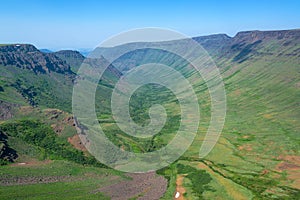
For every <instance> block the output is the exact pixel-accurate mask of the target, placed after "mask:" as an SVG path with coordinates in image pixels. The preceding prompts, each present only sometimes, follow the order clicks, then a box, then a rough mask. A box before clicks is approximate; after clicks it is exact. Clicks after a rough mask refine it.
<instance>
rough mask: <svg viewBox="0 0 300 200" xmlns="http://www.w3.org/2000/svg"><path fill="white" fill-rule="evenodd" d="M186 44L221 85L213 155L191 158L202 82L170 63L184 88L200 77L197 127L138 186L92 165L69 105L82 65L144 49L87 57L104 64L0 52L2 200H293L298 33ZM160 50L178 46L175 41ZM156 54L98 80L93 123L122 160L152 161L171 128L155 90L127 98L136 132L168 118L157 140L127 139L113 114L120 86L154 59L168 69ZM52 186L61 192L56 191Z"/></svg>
mask: <svg viewBox="0 0 300 200" xmlns="http://www.w3.org/2000/svg"><path fill="white" fill-rule="evenodd" d="M193 40H195V41H196V42H198V43H199V44H201V46H202V47H203V48H204V49H205V50H206V51H207V52H208V54H209V55H210V56H211V58H212V59H213V61H214V62H215V63H216V65H217V66H218V68H219V70H220V73H221V75H222V78H223V81H224V84H225V89H226V98H227V116H226V122H225V125H224V128H223V132H222V135H221V137H220V139H219V141H218V143H217V145H216V146H215V148H214V149H213V151H212V152H211V153H210V154H209V155H208V156H207V157H205V158H203V159H199V158H198V150H199V146H201V144H202V141H203V137H204V135H205V132H206V131H207V129H208V124H209V120H210V109H211V108H210V100H209V91H208V89H207V87H206V85H205V83H204V82H203V80H202V79H201V77H200V76H197V75H195V74H194V72H193V73H189V72H192V71H191V69H190V68H189V67H188V66H185V65H181V64H182V63H180V62H179V63H180V65H181V66H177V65H175V64H176V63H175V64H174V65H172V64H171V66H172V67H174V68H176V69H179V71H181V72H184V73H186V74H187V75H186V76H187V79H189V80H190V79H192V78H193V77H197V78H198V79H197V81H196V89H195V91H196V93H197V96H198V98H199V99H200V100H199V105H200V111H201V122H200V127H199V130H198V132H197V136H196V138H195V141H194V142H193V144H192V145H191V147H190V148H189V149H188V150H187V151H186V153H185V154H184V155H183V156H181V157H180V158H179V159H178V160H177V161H176V162H175V163H173V164H171V165H170V166H169V167H166V168H163V169H161V170H158V171H157V172H156V174H145V175H140V176H138V175H132V174H126V173H121V172H117V171H115V170H113V169H110V168H109V167H107V166H104V165H103V164H102V163H99V162H98V161H96V160H95V158H94V157H93V156H92V155H91V154H90V153H89V152H88V151H87V150H86V148H85V147H84V145H83V143H82V141H81V140H80V139H79V137H78V135H77V133H76V128H77V129H78V127H76V123H75V122H74V118H73V116H72V114H71V113H72V109H71V105H72V90H73V85H74V84H76V77H77V71H78V69H79V68H80V66H81V64H82V63H83V62H87V63H89V62H98V63H99V64H101V63H105V62H107V61H106V60H105V59H104V58H105V55H107V54H114V53H115V52H119V51H122V49H131V48H132V47H139V46H145V43H129V44H123V45H120V46H115V47H110V48H100V47H99V48H97V49H95V51H94V53H95V52H96V53H97V55H103V57H100V58H97V59H95V58H93V57H92V55H91V54H90V55H88V56H84V55H82V54H81V53H79V52H78V51H73V50H62V51H58V52H50V51H48V50H38V49H37V48H36V47H34V46H33V45H31V44H2V45H0V74H1V76H0V111H1V112H0V159H1V165H3V166H1V167H0V168H1V170H0V171H1V172H0V174H1V178H0V185H1V187H0V197H1V196H2V197H3V198H4V199H5V198H7V199H14V198H26V197H28V196H26V194H25V193H22V192H21V191H26V192H27V193H28V194H29V193H30V195H32V196H33V197H34V196H35V195H36V198H39V197H42V195H43V193H42V191H48V189H46V188H47V187H50V188H53V189H54V193H53V195H54V196H51V194H50V191H49V195H50V197H55V195H56V196H59V197H62V196H64V195H65V196H64V198H67V199H68V198H69V199H72V198H73V197H75V195H79V193H80V192H81V197H83V198H87V197H90V198H95V199H99V198H101V199H105V198H116V199H117V198H122V197H124V196H122V195H125V194H122V192H120V191H123V190H124V191H126V192H127V194H126V195H127V196H126V198H133V199H134V198H135V199H139V198H142V197H143V196H145V199H147V198H148V199H151V195H152V197H154V196H153V195H157V196H155V198H156V199H158V198H161V199H173V198H174V194H175V193H176V191H177V192H180V194H181V196H182V198H183V199H197V198H198V199H217V198H219V199H299V198H300V196H299V195H300V182H299V180H300V179H299V177H300V152H299V151H300V137H299V132H300V124H299V122H298V121H299V119H300V112H299V110H300V101H299V100H300V29H295V30H280V31H244V32H239V33H237V34H236V35H235V36H234V37H229V36H227V35H226V34H216V35H209V36H200V37H194V38H193ZM162 43H167V44H169V45H176V44H178V43H180V40H174V41H166V42H162ZM161 53H162V52H161V51H160V50H155V49H150V48H149V49H147V48H145V49H141V50H134V51H132V52H129V53H126V54H124V55H122V56H121V57H120V58H118V59H117V60H115V61H114V62H113V63H111V64H110V65H109V67H108V69H107V70H106V71H105V73H104V76H103V78H102V79H101V80H100V81H99V84H98V88H97V91H96V100H95V102H96V105H95V107H96V111H97V118H98V121H99V122H100V124H101V125H102V126H103V130H104V131H105V132H106V135H107V137H108V138H109V139H110V140H111V141H112V142H113V143H114V144H115V145H117V146H119V147H120V148H121V149H123V150H127V151H133V152H138V153H143V152H149V151H154V150H156V149H159V148H161V147H163V146H165V145H166V144H167V143H168V142H169V141H170V140H171V139H172V138H173V137H174V135H173V133H174V131H175V130H176V128H178V123H179V119H178V108H179V107H178V102H177V101H176V98H175V97H174V96H172V93H171V92H170V91H169V90H167V89H166V88H163V87H159V86H156V85H148V86H145V87H143V88H140V89H139V90H137V91H136V92H135V94H134V96H133V97H132V100H131V101H130V113H131V116H132V118H133V120H134V121H136V123H139V124H141V125H145V124H147V123H148V122H149V115H148V109H149V107H151V105H153V104H162V105H164V107H165V108H166V111H167V113H168V114H170V117H168V120H167V123H166V125H165V127H164V129H163V130H162V131H161V132H160V133H159V134H158V135H156V136H153V137H152V138H150V139H147V140H146V139H145V140H143V139H136V138H134V137H131V136H128V135H126V134H125V133H123V132H122V131H121V130H120V129H119V128H118V127H117V126H116V124H115V121H114V119H113V117H112V114H111V109H110V99H111V94H112V90H113V88H114V86H115V84H116V82H117V81H118V80H119V79H120V77H121V76H122V75H124V74H126V73H127V72H128V71H130V70H131V69H134V68H135V67H137V66H139V65H141V64H146V63H151V62H152V61H154V60H155V61H156V62H160V63H163V64H170V63H171V61H172V59H165V57H159V55H161ZM92 54H93V53H92ZM173 56H174V55H173ZM171 58H172V57H171ZM174 58H176V56H174ZM168 116H169V115H168ZM33 168H34V169H35V172H32V171H34V170H32V169H33ZM126 181H127V182H126ZM130 181H132V182H130ZM158 182H160V183H161V184H162V185H159V188H160V189H158V188H157V186H158ZM72 183H74V184H72ZM131 184H136V185H138V186H137V187H134V186H129V185H131ZM62 185H64V186H65V187H66V188H67V189H65V190H62V189H61V187H62ZM126 188H127V189H126ZM64 191H69V192H67V194H64V193H65V192H64ZM70 191H71V192H70ZM73 191H79V192H74V193H73V194H71V193H72V192H73ZM155 191H159V192H157V194H155ZM126 192H125V193H126ZM8 193H10V194H11V196H9V195H6V194H8ZM5 195H6V196H5ZM72 195H74V196H72ZM149 195H150V197H149ZM146 197H147V198H146Z"/></svg>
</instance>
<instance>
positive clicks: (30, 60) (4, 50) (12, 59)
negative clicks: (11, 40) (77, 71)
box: [0, 44, 72, 74]
mask: <svg viewBox="0 0 300 200" xmlns="http://www.w3.org/2000/svg"><path fill="white" fill-rule="evenodd" d="M0 65H14V66H17V67H19V68H23V69H29V70H32V71H34V72H35V73H51V72H58V73H64V74H72V71H71V70H70V66H69V65H68V64H67V63H66V62H65V61H63V60H62V59H60V58H58V57H57V56H55V55H54V54H49V53H42V52H40V51H39V50H38V49H37V48H35V47H34V46H33V45H30V44H13V45H4V46H0Z"/></svg>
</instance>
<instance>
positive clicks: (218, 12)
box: [0, 0, 300, 49]
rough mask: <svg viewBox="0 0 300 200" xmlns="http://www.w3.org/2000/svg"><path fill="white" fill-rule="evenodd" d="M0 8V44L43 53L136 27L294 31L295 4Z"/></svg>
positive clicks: (40, 3)
mask: <svg viewBox="0 0 300 200" xmlns="http://www.w3.org/2000/svg"><path fill="white" fill-rule="evenodd" d="M0 7H1V11H0V24H1V30H0V43H17V42H18V43H32V44H34V45H36V46H37V47H38V48H49V49H67V48H77V49H78V48H93V47H95V46H96V45H98V44H99V43H100V42H101V41H102V40H104V39H105V38H107V37H109V36H111V35H114V34H117V33H119V32H121V31H126V30H129V29H133V28H142V27H162V28H170V29H174V30H177V31H179V32H182V33H184V34H186V35H189V36H199V35H208V34H214V33H226V34H228V35H230V36H233V35H235V34H236V33H237V32H238V31H243V30H274V29H295V28H300V1H299V0H281V1H280V0H258V1H255V0H252V1H250V0H249V1H246V0H240V1H228V0H222V1H216V0H208V1H201V0H198V1H188V0H181V1H175V0H174V1H172V0H169V1H167V0H165V1H163V0H149V1H146V0H145V1H144V0H139V1H130V0H127V1H126V0H123V1H116V0H106V1H96V0H95V1H88V0H86V1H75V0H73V1H58V0H52V1H50V0H26V1H25V0H6V1H1V4H0Z"/></svg>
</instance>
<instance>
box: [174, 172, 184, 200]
mask: <svg viewBox="0 0 300 200" xmlns="http://www.w3.org/2000/svg"><path fill="white" fill-rule="evenodd" d="M183 179H184V175H178V176H177V179H176V192H175V196H174V199H176V200H185V198H184V196H183V194H184V193H185V192H186V190H185V188H184V187H183ZM177 192H178V193H179V197H177V195H178V194H177ZM176 194H177V195H176ZM176 197H177V198H176Z"/></svg>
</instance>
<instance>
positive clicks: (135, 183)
mask: <svg viewBox="0 0 300 200" xmlns="http://www.w3.org/2000/svg"><path fill="white" fill-rule="evenodd" d="M127 176H129V177H130V178H132V180H126V181H122V182H119V183H116V184H113V185H109V186H106V187H103V188H100V189H98V190H97V191H94V192H103V193H105V194H107V195H108V196H110V197H111V199H112V200H125V199H130V198H137V199H139V200H153V199H159V198H160V197H162V196H163V194H164V193H165V191H166V189H167V185H168V182H167V180H166V179H165V178H164V177H163V176H159V175H157V174H156V173H155V172H149V173H140V174H131V173H128V174H127Z"/></svg>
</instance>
